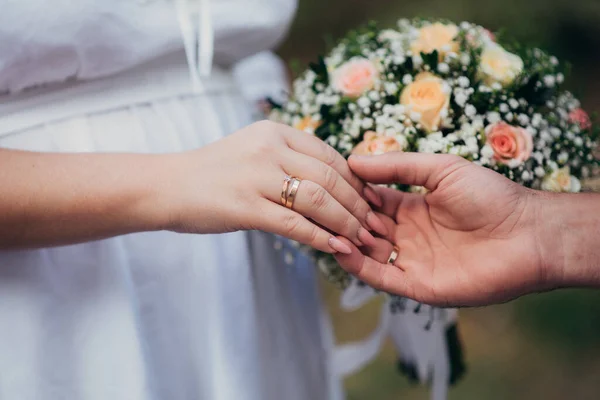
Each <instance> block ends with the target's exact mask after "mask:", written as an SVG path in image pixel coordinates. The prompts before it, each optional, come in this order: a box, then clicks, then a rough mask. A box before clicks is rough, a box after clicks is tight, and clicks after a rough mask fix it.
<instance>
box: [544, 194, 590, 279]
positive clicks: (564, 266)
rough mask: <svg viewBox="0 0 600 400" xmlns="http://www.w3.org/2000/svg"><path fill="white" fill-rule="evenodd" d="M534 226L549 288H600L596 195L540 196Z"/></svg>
mask: <svg viewBox="0 0 600 400" xmlns="http://www.w3.org/2000/svg"><path fill="white" fill-rule="evenodd" d="M536 224H537V229H536V231H537V234H538V237H539V241H538V242H539V248H540V253H541V259H542V262H543V263H544V264H545V267H546V269H547V271H548V280H549V282H550V283H551V285H552V286H554V287H596V288H600V195H597V194H543V195H540V196H539V205H538V217H537V223H536Z"/></svg>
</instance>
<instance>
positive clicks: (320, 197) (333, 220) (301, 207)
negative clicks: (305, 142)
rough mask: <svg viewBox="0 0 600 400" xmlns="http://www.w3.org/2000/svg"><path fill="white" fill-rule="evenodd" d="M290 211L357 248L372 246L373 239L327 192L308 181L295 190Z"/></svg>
mask: <svg viewBox="0 0 600 400" xmlns="http://www.w3.org/2000/svg"><path fill="white" fill-rule="evenodd" d="M292 209H293V210H294V211H296V212H298V213H300V214H301V215H304V216H305V217H308V218H310V219H312V220H314V221H315V222H317V223H318V224H320V225H322V226H324V227H326V228H327V229H329V230H331V231H333V232H336V233H338V234H339V235H341V236H344V237H347V238H348V239H350V240H352V242H353V243H354V244H356V245H357V246H363V245H368V246H373V245H374V244H375V243H376V242H375V238H374V237H373V235H371V234H370V233H369V231H367V230H366V229H365V228H364V227H363V226H362V225H361V223H360V222H359V221H358V219H357V218H356V217H354V216H353V215H352V214H350V212H349V211H348V210H346V209H345V208H344V207H343V206H342V205H341V204H340V203H339V202H338V201H337V200H336V199H335V198H333V196H332V195H331V194H329V192H327V190H325V189H324V188H323V187H322V186H320V185H319V184H317V183H315V182H312V181H310V180H303V181H301V182H300V185H299V186H298V188H297V192H296V196H295V200H294V203H293V206H292Z"/></svg>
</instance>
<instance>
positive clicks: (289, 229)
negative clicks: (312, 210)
mask: <svg viewBox="0 0 600 400" xmlns="http://www.w3.org/2000/svg"><path fill="white" fill-rule="evenodd" d="M301 223H302V219H301V218H300V216H299V215H298V214H295V213H292V214H289V215H286V216H285V218H284V219H283V226H284V229H285V232H286V233H287V234H288V235H290V236H293V235H294V234H295V233H296V232H297V231H298V229H299V228H300V224H301Z"/></svg>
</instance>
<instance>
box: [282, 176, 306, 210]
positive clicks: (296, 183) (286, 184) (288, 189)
mask: <svg viewBox="0 0 600 400" xmlns="http://www.w3.org/2000/svg"><path fill="white" fill-rule="evenodd" d="M300 182H301V181H300V179H298V178H294V177H291V176H286V177H285V179H284V180H283V188H282V189H281V204H283V205H284V206H285V207H286V208H289V209H290V210H291V209H292V207H294V200H296V195H297V194H298V188H299V187H300Z"/></svg>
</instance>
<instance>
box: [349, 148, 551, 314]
mask: <svg viewBox="0 0 600 400" xmlns="http://www.w3.org/2000/svg"><path fill="white" fill-rule="evenodd" d="M351 166H352V168H353V170H354V171H355V172H356V173H357V175H359V176H360V177H362V178H363V179H366V180H368V181H371V182H376V183H391V182H400V183H408V184H413V185H415V184H416V185H424V186H427V187H429V188H430V189H431V190H432V191H431V192H430V193H428V194H427V195H425V196H423V195H419V194H405V193H401V192H397V191H393V190H383V191H382V192H381V194H382V195H383V197H384V207H383V209H382V211H383V213H384V214H386V215H387V216H388V217H389V218H390V219H389V221H388V224H389V225H388V226H389V228H390V229H389V230H390V235H389V237H388V238H387V239H388V240H389V242H391V243H392V244H394V245H395V246H396V247H398V249H399V256H398V259H397V261H396V262H395V266H394V267H392V266H390V265H386V264H384V263H385V261H386V260H387V256H388V255H389V254H390V249H391V245H390V244H389V243H387V242H385V241H383V240H382V241H381V242H382V245H381V248H380V249H374V250H371V251H368V252H367V254H366V256H365V255H362V254H359V255H354V256H351V257H344V256H341V257H338V261H340V263H341V265H342V266H344V267H345V268H346V269H347V270H349V271H350V272H351V273H354V274H357V275H359V277H360V278H361V279H363V280H365V281H366V282H367V283H370V284H372V285H374V286H378V287H379V288H381V289H382V290H385V291H388V292H392V293H396V294H400V295H406V296H409V297H411V298H414V299H416V300H419V301H422V302H425V303H429V304H440V305H481V304H484V303H495V302H499V301H505V300H509V299H511V298H514V297H517V296H519V295H521V294H523V293H525V292H527V291H531V289H532V286H533V285H537V284H539V283H540V281H541V279H543V277H542V276H540V275H541V274H540V271H541V269H540V268H539V261H538V260H537V259H536V258H537V256H535V254H537V253H536V251H535V246H536V243H535V240H536V239H535V236H534V235H533V234H531V232H530V226H531V224H530V222H531V221H525V217H524V215H529V213H524V210H525V209H526V208H527V207H528V204H527V203H528V200H527V199H528V198H530V196H531V195H532V192H533V191H530V190H529V189H526V188H523V187H522V186H519V185H517V184H515V183H513V182H511V181H509V180H508V179H506V178H504V177H502V176H501V175H499V174H497V173H495V172H493V171H491V170H488V169H485V168H482V167H478V166H476V165H474V164H472V163H470V162H467V161H464V160H462V159H459V158H456V157H447V156H435V155H433V156H432V155H422V154H419V155H416V154H415V155H411V154H404V155H391V154H388V155H386V156H381V158H380V159H379V160H372V161H368V160H367V161H365V160H360V162H358V161H352V162H351Z"/></svg>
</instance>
